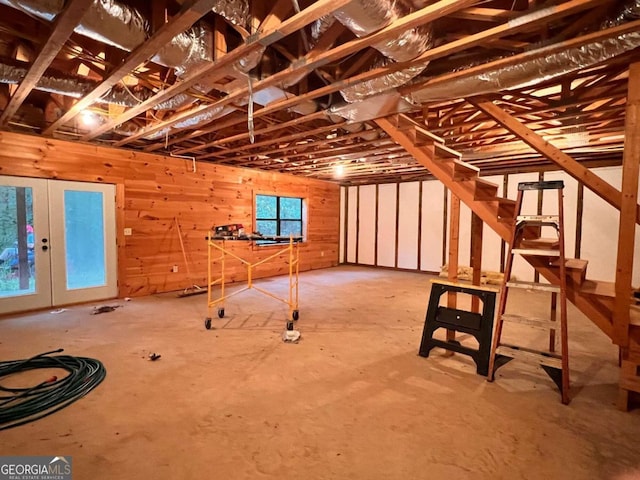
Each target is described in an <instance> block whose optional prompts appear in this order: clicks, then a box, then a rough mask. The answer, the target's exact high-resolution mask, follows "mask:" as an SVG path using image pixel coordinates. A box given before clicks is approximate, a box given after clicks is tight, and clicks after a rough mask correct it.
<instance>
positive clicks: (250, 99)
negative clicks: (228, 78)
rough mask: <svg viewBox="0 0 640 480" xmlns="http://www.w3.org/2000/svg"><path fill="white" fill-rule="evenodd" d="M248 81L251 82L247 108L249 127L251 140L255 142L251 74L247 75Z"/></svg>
mask: <svg viewBox="0 0 640 480" xmlns="http://www.w3.org/2000/svg"><path fill="white" fill-rule="evenodd" d="M247 81H248V82H249V105H248V108H247V116H248V125H247V127H248V129H249V141H250V142H251V143H255V140H256V139H255V137H254V134H253V133H254V125H253V84H252V81H251V75H247Z"/></svg>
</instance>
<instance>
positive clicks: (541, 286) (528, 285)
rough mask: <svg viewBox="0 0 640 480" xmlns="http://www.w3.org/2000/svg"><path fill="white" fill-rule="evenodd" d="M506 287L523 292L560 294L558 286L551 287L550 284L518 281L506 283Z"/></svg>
mask: <svg viewBox="0 0 640 480" xmlns="http://www.w3.org/2000/svg"><path fill="white" fill-rule="evenodd" d="M507 287H510V288H522V289H525V290H538V291H541V292H556V293H559V292H560V287H559V286H558V285H551V284H550V283H539V282H524V281H520V280H518V281H515V280H510V281H508V282H507Z"/></svg>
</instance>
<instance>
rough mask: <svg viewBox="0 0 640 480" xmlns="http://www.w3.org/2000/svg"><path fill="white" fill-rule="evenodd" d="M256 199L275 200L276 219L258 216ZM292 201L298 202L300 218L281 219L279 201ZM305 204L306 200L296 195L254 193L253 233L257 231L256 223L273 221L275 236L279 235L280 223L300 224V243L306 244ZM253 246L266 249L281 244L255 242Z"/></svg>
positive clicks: (262, 241) (270, 241)
mask: <svg viewBox="0 0 640 480" xmlns="http://www.w3.org/2000/svg"><path fill="white" fill-rule="evenodd" d="M258 197H272V198H275V199H276V217H275V218H266V217H259V216H258ZM281 198H286V199H293V200H299V201H300V218H282V217H281V216H280V199H281ZM306 202H307V199H306V198H305V197H300V196H296V195H286V194H285V195H279V194H274V193H263V192H255V193H254V196H253V213H254V215H253V218H254V222H253V225H254V229H253V231H259V229H258V222H259V221H273V222H275V223H276V235H281V233H280V227H281V225H280V223H281V222H287V221H288V222H300V236H301V237H302V242H306V225H307V218H306V211H307V210H306ZM254 244H255V245H257V246H258V247H268V246H274V245H281V242H275V241H272V240H255V241H254Z"/></svg>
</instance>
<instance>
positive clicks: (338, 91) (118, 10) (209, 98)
mask: <svg viewBox="0 0 640 480" xmlns="http://www.w3.org/2000/svg"><path fill="white" fill-rule="evenodd" d="M639 18H640V0H631V1H630V0H626V1H616V0H611V1H603V0H569V1H544V0H492V1H470V0H441V1H429V0H317V1H315V2H314V1H310V0H277V1H274V2H264V1H257V0H253V1H252V0H209V1H205V0H182V1H180V0H178V1H175V0H162V1H154V2H145V1H142V0H95V1H94V0H67V1H63V0H0V108H1V109H2V111H3V113H2V115H1V116H0V127H1V128H2V129H4V130H11V131H19V132H26V133H31V134H36V135H42V136H49V137H54V138H61V139H67V140H71V141H81V142H91V143H95V144H100V145H112V146H116V147H123V148H127V149H133V150H139V151H145V152H153V153H158V154H162V155H169V154H170V155H177V156H185V157H189V158H191V157H193V158H195V159H196V160H198V161H203V162H212V163H217V164H224V165H232V166H241V167H249V168H259V169H263V170H273V171H277V172H284V173H291V174H295V175H301V176H308V177H313V178H319V179H326V180H334V181H339V182H341V183H343V184H358V183H372V182H388V181H402V180H415V179H420V178H427V177H428V172H427V171H426V170H425V169H424V167H422V166H421V165H419V164H417V163H416V161H415V160H414V159H413V158H411V157H410V156H409V155H408V154H407V153H406V152H405V151H404V150H403V149H402V148H401V147H399V146H398V145H396V144H395V143H394V142H393V141H392V140H391V139H389V138H388V137H387V136H386V134H385V133H384V132H383V131H382V130H381V129H379V128H378V127H377V125H376V123H375V122H373V121H372V120H374V119H375V118H378V117H383V116H387V115H393V114H396V113H399V112H404V113H406V114H408V115H409V116H411V117H413V118H414V119H415V120H417V121H419V122H420V123H422V124H424V125H425V126H426V127H427V128H428V129H429V130H430V131H431V132H433V133H435V134H437V135H438V136H440V137H443V138H444V139H445V142H446V145H447V146H448V147H451V148H453V149H456V150H458V151H459V152H462V153H463V159H464V160H466V161H468V162H470V163H472V164H474V165H476V166H478V167H480V168H481V171H482V174H494V173H499V172H507V171H509V172H513V171H527V170H532V169H535V170H540V169H545V168H548V167H549V166H550V165H551V164H550V162H549V161H548V160H546V159H545V158H543V157H542V156H540V155H539V154H538V153H536V152H534V151H533V150H532V149H531V148H529V147H528V146H526V145H525V144H524V143H523V142H522V141H520V140H519V139H518V138H517V137H516V136H515V135H513V134H512V133H510V132H509V131H507V130H505V129H504V128H503V127H502V126H500V125H499V124H497V123H496V122H495V121H494V120H493V119H491V118H490V117H488V116H487V115H486V114H485V113H483V112H482V111H480V110H478V109H477V108H476V107H475V106H474V103H473V102H468V101H467V99H471V100H473V98H474V97H475V98H478V96H482V97H484V98H489V99H491V100H493V101H494V103H495V104H496V105H498V106H499V107H500V108H501V109H502V110H504V111H505V112H507V113H508V114H510V115H511V116H514V117H516V118H517V119H518V120H519V121H521V122H523V123H525V124H526V125H527V126H529V128H531V129H532V130H533V131H535V132H536V133H538V134H539V135H541V136H542V137H543V138H544V139H545V140H547V141H549V142H550V143H552V144H553V145H555V146H557V147H559V148H561V149H562V150H563V151H565V152H566V153H568V154H569V155H571V156H572V157H573V158H575V159H576V160H578V161H579V162H583V163H584V164H585V165H586V166H601V165H611V164H619V163H620V162H621V160H622V150H623V144H624V109H625V102H626V94H627V76H628V67H629V64H630V63H632V62H634V61H636V60H638V59H639V58H640V57H639V55H638V51H637V49H636V46H638V45H640V20H639ZM338 166H341V167H340V168H341V169H342V172H343V173H342V177H340V178H337V177H336V169H337V167H338Z"/></svg>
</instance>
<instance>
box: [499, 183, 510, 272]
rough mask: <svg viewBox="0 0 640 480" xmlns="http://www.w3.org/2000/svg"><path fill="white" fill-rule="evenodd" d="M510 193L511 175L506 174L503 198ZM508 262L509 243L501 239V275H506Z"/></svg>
mask: <svg viewBox="0 0 640 480" xmlns="http://www.w3.org/2000/svg"><path fill="white" fill-rule="evenodd" d="M508 191H509V175H507V174H506V173H505V174H504V176H503V177H502V196H503V197H504V198H508V196H507V193H508ZM506 260H507V242H505V241H504V238H501V239H500V273H504V264H505V262H506Z"/></svg>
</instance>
